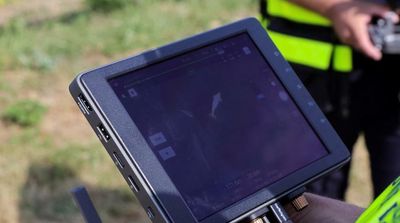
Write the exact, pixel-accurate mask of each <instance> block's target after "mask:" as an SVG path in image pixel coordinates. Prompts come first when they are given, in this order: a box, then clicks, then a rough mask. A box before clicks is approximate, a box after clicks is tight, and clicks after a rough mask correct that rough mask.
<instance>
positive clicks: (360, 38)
mask: <svg viewBox="0 0 400 223" xmlns="http://www.w3.org/2000/svg"><path fill="white" fill-rule="evenodd" d="M389 12H390V10H389V8H388V7H385V6H383V5H378V4H374V3H370V2H366V1H357V0H353V1H345V2H340V3H337V4H335V5H334V6H332V7H331V8H330V10H329V11H328V12H327V14H326V16H327V17H328V18H329V19H330V20H331V21H332V24H333V28H334V29H335V32H336V34H337V35H338V37H339V39H340V40H341V41H342V42H343V43H345V44H349V45H350V46H352V47H354V48H355V49H357V50H359V51H361V52H362V53H364V54H365V55H367V56H369V57H371V58H372V59H374V60H380V59H381V58H382V53H381V52H380V50H379V49H378V48H376V47H375V46H374V45H373V43H372V42H371V39H370V36H369V33H368V25H369V23H370V22H371V20H372V18H373V17H374V16H379V17H384V16H385V14H387V13H389ZM393 20H394V21H395V22H398V20H399V18H398V16H397V15H395V16H394V18H393Z"/></svg>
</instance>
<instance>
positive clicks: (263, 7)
mask: <svg viewBox="0 0 400 223" xmlns="http://www.w3.org/2000/svg"><path fill="white" fill-rule="evenodd" d="M259 4H260V14H261V17H262V18H263V19H268V18H269V15H268V11H267V0H259Z"/></svg>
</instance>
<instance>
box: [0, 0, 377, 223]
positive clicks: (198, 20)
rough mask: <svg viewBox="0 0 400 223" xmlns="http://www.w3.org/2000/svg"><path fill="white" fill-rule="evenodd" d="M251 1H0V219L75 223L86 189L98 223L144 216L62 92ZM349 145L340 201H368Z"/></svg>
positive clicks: (224, 18)
mask: <svg viewBox="0 0 400 223" xmlns="http://www.w3.org/2000/svg"><path fill="white" fill-rule="evenodd" d="M257 15H258V1H257V0H218V1H215V0H29V1H28V0H0V222H2V223H15V222H23V223H30V222H82V221H83V220H82V218H81V216H80V213H79V210H78V209H77V208H76V207H75V205H74V203H73V200H72V198H71V196H70V194H69V190H70V189H71V188H72V187H74V186H77V185H82V184H83V185H85V186H87V187H88V190H89V193H90V194H91V196H92V198H93V200H94V203H95V206H96V207H97V208H98V211H99V212H100V215H101V217H102V219H103V220H104V222H148V221H147V220H146V214H145V213H144V212H143V211H142V209H141V207H140V205H139V204H138V202H137V200H136V199H135V197H134V195H133V193H131V192H130V189H129V187H128V186H127V184H126V183H125V182H124V181H123V178H122V177H121V176H120V174H119V172H118V171H117V168H116V167H115V166H114V164H113V162H112V161H111V159H110V158H109V157H108V155H107V154H106V151H105V150H104V148H103V147H102V145H101V144H100V142H99V141H98V139H97V138H96V135H95V134H93V132H92V131H91V129H89V125H88V124H87V123H86V120H84V118H83V115H82V114H81V113H80V111H79V110H78V108H77V106H76V105H75V103H74V102H73V100H72V99H71V97H70V95H69V93H68V84H69V83H70V81H71V80H72V79H73V78H74V76H75V75H76V74H77V73H79V72H82V71H84V70H87V69H90V68H93V67H96V66H98V65H101V64H105V63H109V62H111V61H113V60H118V59H121V58H124V57H127V56H130V55H133V54H136V53H139V52H141V51H143V50H145V49H147V48H152V47H156V46H160V45H163V44H166V43H168V42H170V41H174V40H177V39H180V38H183V37H185V36H187V35H192V34H195V33H197V32H201V31H205V30H207V29H210V28H213V27H217V26H219V25H222V24H224V23H227V22H231V21H233V20H237V19H240V18H243V17H246V16H257ZM367 156H368V155H367V153H366V152H365V148H364V143H363V140H362V138H361V139H360V140H359V142H358V143H357V147H356V151H355V155H354V158H353V162H355V163H356V165H355V166H353V169H352V172H351V187H350V190H349V192H348V193H347V201H349V202H351V203H355V204H358V205H360V206H364V207H365V206H367V205H368V204H369V202H370V201H371V185H370V177H369V174H370V173H369V164H368V163H367V159H368V157H367Z"/></svg>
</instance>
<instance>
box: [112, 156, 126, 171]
mask: <svg viewBox="0 0 400 223" xmlns="http://www.w3.org/2000/svg"><path fill="white" fill-rule="evenodd" d="M113 157H114V163H115V165H117V166H118V167H119V168H121V169H124V167H125V165H124V163H123V162H122V160H121V159H120V158H119V156H118V154H117V153H116V152H114V153H113Z"/></svg>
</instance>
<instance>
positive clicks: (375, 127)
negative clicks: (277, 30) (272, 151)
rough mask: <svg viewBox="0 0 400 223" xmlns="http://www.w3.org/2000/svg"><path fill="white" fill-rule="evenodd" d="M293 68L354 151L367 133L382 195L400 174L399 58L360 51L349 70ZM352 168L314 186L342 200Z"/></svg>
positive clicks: (377, 191)
mask: <svg viewBox="0 0 400 223" xmlns="http://www.w3.org/2000/svg"><path fill="white" fill-rule="evenodd" d="M292 66H293V68H294V70H295V71H296V73H297V74H298V75H299V76H300V78H301V79H302V81H303V82H304V84H305V85H306V86H307V88H308V90H309V91H310V93H311V95H312V96H313V97H314V99H315V100H316V101H317V103H318V104H319V106H320V107H321V109H322V110H323V112H324V113H325V115H326V116H327V117H328V119H329V120H330V122H331V124H332V125H333V127H334V128H335V129H336V131H337V132H338V134H339V136H340V137H341V138H342V140H343V141H344V143H345V144H346V145H347V147H348V148H349V150H350V151H352V148H353V146H354V144H355V142H356V140H357V138H358V136H359V135H360V134H364V137H365V141H366V145H367V149H368V151H369V155H370V156H369V157H370V162H371V171H372V180H373V189H374V195H375V197H376V196H378V195H379V194H380V193H381V192H382V191H383V190H384V189H385V188H386V187H387V186H388V185H389V184H390V183H391V181H393V180H395V178H396V177H397V176H399V175H400V102H399V100H400V94H399V93H400V56H386V55H385V56H384V58H383V60H382V61H379V62H375V61H372V60H370V59H367V58H365V57H364V56H362V55H359V54H356V55H355V57H354V67H355V70H354V71H353V72H352V73H349V74H343V73H335V72H332V71H320V70H315V69H312V68H308V67H304V66H300V65H296V64H292ZM349 169H350V165H346V166H344V167H343V168H342V169H340V170H338V171H336V172H334V173H332V174H330V175H329V176H326V177H324V178H322V179H321V180H318V181H317V182H314V183H312V184H311V185H310V186H309V190H310V191H311V192H313V193H317V194H321V195H324V196H328V197H332V198H337V199H343V198H344V194H345V190H346V188H347V185H348V177H349ZM360 186H362V185H360Z"/></svg>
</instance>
